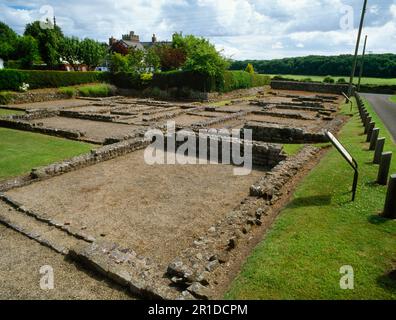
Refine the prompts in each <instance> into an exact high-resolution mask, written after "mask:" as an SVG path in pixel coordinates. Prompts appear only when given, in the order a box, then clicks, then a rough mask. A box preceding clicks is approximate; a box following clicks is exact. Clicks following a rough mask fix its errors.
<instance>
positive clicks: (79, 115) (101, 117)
mask: <svg viewBox="0 0 396 320" xmlns="http://www.w3.org/2000/svg"><path fill="white" fill-rule="evenodd" d="M59 116H61V117H66V118H74V119H84V120H92V121H103V122H113V121H114V120H117V119H118V118H119V117H120V116H119V115H105V114H98V113H96V114H93V113H91V114H89V113H84V112H77V111H69V110H61V111H59Z"/></svg>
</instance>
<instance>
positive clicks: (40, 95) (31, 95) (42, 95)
mask: <svg viewBox="0 0 396 320" xmlns="http://www.w3.org/2000/svg"><path fill="white" fill-rule="evenodd" d="M63 99H70V97H69V96H68V95H66V94H62V93H59V92H58V89H53V90H50V89H47V90H46V92H20V93H14V94H12V95H11V100H10V101H9V104H22V103H34V102H45V101H52V100H63Z"/></svg>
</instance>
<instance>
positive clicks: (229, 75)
mask: <svg viewBox="0 0 396 320" xmlns="http://www.w3.org/2000/svg"><path fill="white" fill-rule="evenodd" d="M270 83H271V77H269V76H265V75H262V74H256V73H254V74H252V73H248V72H245V71H226V72H225V73H224V85H223V87H222V88H219V89H220V90H219V91H223V92H229V91H233V90H237V89H247V88H254V87H262V86H265V85H269V84H270Z"/></svg>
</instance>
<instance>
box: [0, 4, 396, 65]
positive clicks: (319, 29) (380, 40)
mask: <svg viewBox="0 0 396 320" xmlns="http://www.w3.org/2000/svg"><path fill="white" fill-rule="evenodd" d="M47 4H48V5H51V6H52V7H53V8H54V10H55V15H56V17H57V22H58V24H59V25H60V26H61V27H62V29H63V31H64V33H65V34H67V35H76V36H79V37H81V38H82V37H90V38H94V39H97V40H100V41H107V39H108V38H109V37H110V36H115V37H118V38H119V37H121V35H122V34H124V33H127V32H129V31H130V30H134V31H135V32H136V33H137V34H139V35H140V36H141V38H142V39H143V40H146V41H147V40H149V39H150V38H151V35H152V33H156V34H157V37H158V38H159V39H162V40H165V39H170V38H171V35H172V33H173V32H175V31H183V32H184V34H190V33H192V34H195V35H199V36H204V37H208V38H210V40H211V41H212V42H214V43H215V44H216V45H217V47H218V48H219V49H223V50H224V53H225V54H226V55H227V56H232V57H233V58H234V59H245V58H257V59H262V58H279V57H283V56H294V55H305V54H338V53H352V52H353V49H354V42H355V39H356V28H357V23H358V21H359V15H360V10H361V7H362V1H361V0H294V1H290V0H133V1H131V0H117V1H115V0H94V1H91V2H83V1H81V0H79V1H77V0H68V1H55V0H35V1H34V3H33V2H32V1H23V0H12V1H11V0H0V20H2V21H4V22H6V23H7V24H9V25H10V26H11V27H12V28H14V29H15V30H16V31H17V32H19V33H22V32H23V30H24V26H25V24H26V23H28V22H31V21H34V20H36V19H39V18H40V13H39V9H40V7H41V6H42V5H47ZM343 5H349V6H352V7H353V9H354V18H355V19H354V20H355V26H354V28H355V29H354V30H349V31H344V30H340V19H341V17H342V13H341V12H340V9H341V7H342V6H343ZM365 25H366V27H365V31H364V32H365V33H367V34H368V35H369V46H370V47H371V49H370V50H371V51H374V52H396V44H395V41H394V40H395V39H394V35H395V34H396V32H395V31H396V28H395V25H396V0H392V1H389V0H376V1H375V2H374V3H372V4H370V7H369V10H368V11H367V16H366V24H365Z"/></svg>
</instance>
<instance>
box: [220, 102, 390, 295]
mask: <svg viewBox="0 0 396 320" xmlns="http://www.w3.org/2000/svg"><path fill="white" fill-rule="evenodd" d="M366 106H367V108H368V110H369V111H370V113H371V115H372V116H373V121H375V122H376V124H378V126H379V128H380V130H381V134H380V135H381V136H384V137H386V146H385V150H386V151H393V152H394V153H395V152H396V146H395V144H393V143H392V140H391V139H390V135H389V133H388V131H387V130H386V128H385V126H384V125H383V124H382V122H381V121H380V119H379V117H378V116H377V115H376V114H375V113H374V112H373V110H372V108H371V106H370V105H368V104H367V102H366ZM347 110H348V106H344V107H343V112H345V113H346V112H347ZM355 110H356V105H355ZM362 133H363V129H362V125H361V122H360V119H359V117H358V114H357V113H355V114H354V116H353V118H352V119H351V120H350V121H349V122H348V123H347V124H346V125H345V126H344V128H343V129H342V131H341V132H340V134H339V138H340V140H341V141H342V143H343V144H344V145H345V146H346V148H347V149H348V150H349V151H350V153H351V154H352V155H353V156H354V157H355V158H356V160H357V161H358V163H359V166H360V174H361V176H360V180H359V187H358V194H357V200H356V201H355V202H351V200H350V199H351V193H350V190H351V184H352V178H353V173H352V171H351V168H350V167H349V166H348V165H347V164H346V163H345V161H344V159H343V158H342V157H341V155H340V154H339V153H338V152H337V151H336V150H335V149H334V148H333V149H331V150H330V151H329V152H328V153H327V154H326V155H325V156H324V158H323V159H322V160H321V162H320V163H319V165H318V166H317V167H316V168H315V169H313V170H312V171H311V173H310V174H309V175H308V176H307V177H306V178H305V179H304V180H303V182H302V183H301V184H300V185H299V187H298V188H297V190H296V192H295V193H294V195H293V198H292V201H291V202H290V203H289V204H288V205H287V207H286V208H285V209H284V210H283V211H282V212H281V214H280V216H279V217H278V219H277V220H276V221H275V223H274V225H273V227H272V229H271V230H270V231H269V232H268V234H267V236H266V238H265V240H263V241H262V242H261V243H260V244H259V245H258V246H257V247H256V248H255V249H254V251H253V252H252V254H251V256H250V257H249V258H248V260H247V261H246V263H245V265H244V266H243V268H242V270H241V272H240V274H239V275H238V276H237V278H236V279H235V280H234V282H233V283H232V285H231V287H230V289H229V291H228V292H227V293H226V295H225V297H226V298H227V299H396V284H395V281H394V280H391V279H390V278H389V277H388V276H387V273H388V272H389V271H391V270H393V269H395V268H396V260H395V257H396V255H395V253H396V246H395V240H396V221H394V220H387V219H383V218H381V217H380V216H379V213H380V212H381V211H382V209H383V205H384V199H385V194H386V187H383V186H378V185H376V184H375V183H374V181H375V179H376V175H377V171H378V166H376V165H373V164H372V163H371V161H372V157H373V153H372V152H369V151H367V150H368V144H367V143H365V142H364V141H365V136H363V135H362ZM391 171H392V172H396V161H393V163H392V168H391ZM344 265H350V266H352V267H353V269H354V290H341V289H340V286H339V282H340V278H341V276H342V275H341V274H340V268H341V267H342V266H344Z"/></svg>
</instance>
